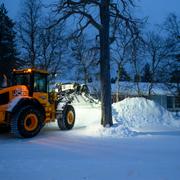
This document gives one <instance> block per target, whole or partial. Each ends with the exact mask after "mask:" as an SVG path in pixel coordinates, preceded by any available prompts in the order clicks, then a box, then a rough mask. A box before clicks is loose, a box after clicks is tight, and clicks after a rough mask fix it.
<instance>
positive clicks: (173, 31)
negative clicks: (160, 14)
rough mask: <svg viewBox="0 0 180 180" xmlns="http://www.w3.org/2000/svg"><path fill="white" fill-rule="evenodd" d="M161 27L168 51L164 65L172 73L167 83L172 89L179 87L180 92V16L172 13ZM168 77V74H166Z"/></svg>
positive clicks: (179, 91) (178, 91)
mask: <svg viewBox="0 0 180 180" xmlns="http://www.w3.org/2000/svg"><path fill="white" fill-rule="evenodd" d="M161 29H162V30H164V32H165V34H166V40H165V43H166V51H167V58H166V61H165V63H164V67H165V68H166V72H169V74H170V80H169V81H170V82H171V84H169V83H167V81H166V85H167V86H168V87H169V88H170V89H175V88H176V89H177V93H178V94H180V85H179V83H180V80H179V75H180V66H179V62H180V18H179V17H178V16H177V15H176V14H174V13H170V14H169V15H168V16H167V18H166V19H165V22H164V23H163V25H161ZM166 77H167V75H166Z"/></svg>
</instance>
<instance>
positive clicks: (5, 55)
mask: <svg viewBox="0 0 180 180" xmlns="http://www.w3.org/2000/svg"><path fill="white" fill-rule="evenodd" d="M13 27H14V23H13V21H12V20H11V19H10V18H9V17H8V15H7V10H6V8H5V6H4V4H1V5H0V74H4V75H6V76H7V78H8V79H10V77H11V72H12V69H13V68H15V65H16V61H17V57H16V55H17V53H16V48H15V31H14V30H13Z"/></svg>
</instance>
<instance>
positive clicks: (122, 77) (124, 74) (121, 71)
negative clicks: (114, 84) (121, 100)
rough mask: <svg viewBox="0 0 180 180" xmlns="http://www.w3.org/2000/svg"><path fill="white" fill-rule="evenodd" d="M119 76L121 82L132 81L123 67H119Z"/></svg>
mask: <svg viewBox="0 0 180 180" xmlns="http://www.w3.org/2000/svg"><path fill="white" fill-rule="evenodd" d="M118 76H119V81H130V76H129V75H128V73H127V71H126V69H125V68H124V67H123V66H120V67H119V70H118Z"/></svg>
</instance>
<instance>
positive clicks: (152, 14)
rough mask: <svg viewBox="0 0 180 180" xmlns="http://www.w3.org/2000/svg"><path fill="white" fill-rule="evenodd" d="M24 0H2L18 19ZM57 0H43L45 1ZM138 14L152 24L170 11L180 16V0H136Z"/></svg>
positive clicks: (159, 20)
mask: <svg viewBox="0 0 180 180" xmlns="http://www.w3.org/2000/svg"><path fill="white" fill-rule="evenodd" d="M21 1H22V0H0V2H1V3H4V4H5V6H6V8H7V10H8V12H9V15H10V17H11V18H13V19H16V17H17V15H18V12H19V8H20V4H21ZM54 1H57V0H43V2H45V3H49V2H54ZM136 1H137V3H136V4H137V5H138V6H139V7H138V8H137V14H138V16H140V17H144V16H148V17H149V22H150V23H151V24H157V23H161V22H162V21H163V19H164V17H166V15H167V14H168V13H169V12H175V13H176V14H177V15H178V16H180V0H136Z"/></svg>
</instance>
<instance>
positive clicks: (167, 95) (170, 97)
mask: <svg viewBox="0 0 180 180" xmlns="http://www.w3.org/2000/svg"><path fill="white" fill-rule="evenodd" d="M111 88H112V99H113V102H115V101H116V100H117V97H118V99H119V100H123V99H124V98H126V97H137V96H142V97H145V98H147V99H151V100H154V101H155V102H157V103H159V104H160V105H162V106H163V107H164V108H166V109H167V110H169V111H173V112H179V111H180V96H179V94H178V92H177V86H176V85H175V84H173V85H172V84H169V85H165V84H164V83H154V84H153V86H151V84H150V83H144V82H139V83H138V84H137V83H136V82H119V86H117V84H112V85H111ZM149 91H150V93H149Z"/></svg>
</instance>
